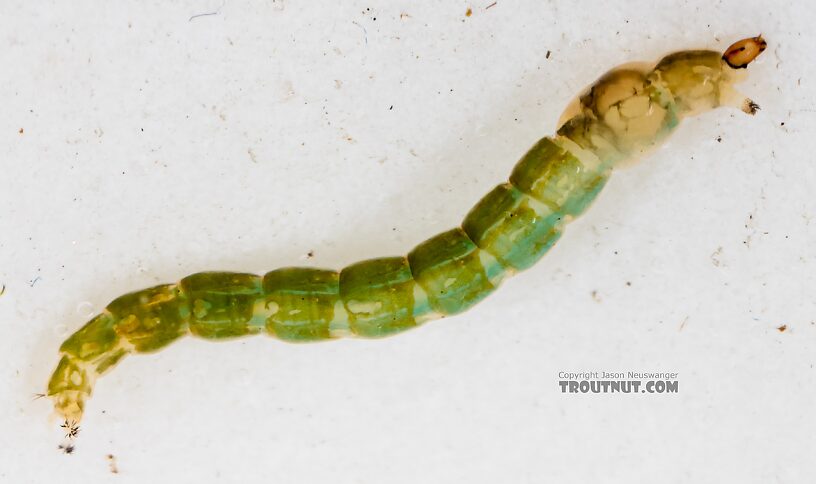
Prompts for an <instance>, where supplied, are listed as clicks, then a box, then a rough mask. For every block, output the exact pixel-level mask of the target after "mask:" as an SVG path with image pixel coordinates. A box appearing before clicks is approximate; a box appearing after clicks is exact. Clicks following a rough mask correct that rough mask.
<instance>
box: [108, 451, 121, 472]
mask: <svg viewBox="0 0 816 484" xmlns="http://www.w3.org/2000/svg"><path fill="white" fill-rule="evenodd" d="M107 459H108V466H110V471H111V474H119V468H118V467H116V457H115V456H114V455H113V454H108V455H107Z"/></svg>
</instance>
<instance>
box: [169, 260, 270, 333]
mask: <svg viewBox="0 0 816 484" xmlns="http://www.w3.org/2000/svg"><path fill="white" fill-rule="evenodd" d="M179 286H180V289H181V291H182V292H183V293H184V294H186V295H187V300H188V301H189V303H190V332H191V333H192V334H194V335H195V336H201V337H202V338H210V339H221V338H230V337H235V336H243V335H246V334H253V333H257V332H259V331H261V330H262V329H263V327H264V321H261V322H260V325H254V324H250V322H251V321H252V318H253V316H254V313H255V301H256V300H257V299H259V298H260V297H261V296H262V295H263V291H262V289H261V278H260V277H258V276H256V275H254V274H238V273H230V272H201V273H198V274H193V275H192V276H187V277H185V278H184V279H182V280H181V282H179Z"/></svg>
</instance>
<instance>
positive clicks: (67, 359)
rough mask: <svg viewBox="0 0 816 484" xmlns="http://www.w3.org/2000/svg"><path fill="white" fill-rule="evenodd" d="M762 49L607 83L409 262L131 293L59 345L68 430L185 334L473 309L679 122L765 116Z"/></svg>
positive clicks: (709, 54)
mask: <svg viewBox="0 0 816 484" xmlns="http://www.w3.org/2000/svg"><path fill="white" fill-rule="evenodd" d="M764 47H765V42H764V41H763V40H762V39H761V38H760V37H756V38H752V39H745V40H742V41H740V42H738V43H736V44H734V45H732V46H731V47H729V50H727V51H726V53H725V54H724V55H721V54H719V53H717V52H713V51H685V52H678V53H675V54H671V55H669V56H666V57H665V58H663V59H662V60H661V61H660V62H658V63H657V65H656V66H655V67H654V68H651V69H650V68H643V69H640V68H631V67H627V68H620V69H617V70H613V71H611V72H609V73H608V74H606V75H605V76H604V77H602V78H601V79H599V80H598V81H597V82H596V83H595V84H594V85H592V86H591V87H590V88H589V89H588V90H587V91H586V92H585V93H584V94H583V95H582V96H581V97H580V98H579V99H578V102H577V103H576V105H575V106H574V109H573V110H572V111H573V112H572V113H571V114H570V116H568V118H567V119H566V121H565V122H564V123H563V125H562V126H561V127H560V128H559V129H558V132H557V134H556V135H555V136H552V137H546V138H543V139H542V140H540V141H539V142H538V143H537V144H536V145H535V146H533V147H532V148H531V149H530V150H529V151H528V152H527V154H525V155H524V157H522V159H521V161H519V162H518V164H517V165H516V166H515V168H514V169H513V172H512V174H511V175H510V179H509V181H508V182H505V183H502V184H500V185H498V186H497V187H496V188H494V189H493V190H492V191H491V192H490V193H488V194H487V195H486V196H485V197H484V198H482V199H481V200H480V201H479V202H478V203H477V204H476V205H475V206H474V207H473V209H472V210H471V211H470V212H469V213H468V214H467V216H466V217H465V220H464V222H463V223H462V225H461V226H460V227H457V228H455V229H452V230H449V231H447V232H444V233H441V234H439V235H436V236H434V237H432V238H430V239H428V240H427V241H425V242H423V243H421V244H419V245H418V246H417V247H415V248H414V249H413V250H411V251H410V252H409V254H408V255H407V256H405V257H388V258H379V259H371V260H366V261H362V262H358V263H356V264H353V265H351V266H348V267H346V268H344V269H342V270H340V271H334V270H323V269H310V268H285V269H278V270H274V271H272V272H269V273H267V274H266V275H264V276H263V277H261V276H257V275H254V274H241V273H226V272H205V273H199V274H193V275H191V276H188V277H185V278H184V279H182V280H181V281H180V282H178V283H177V284H166V285H160V286H156V287H152V288H149V289H144V290H141V291H137V292H134V293H130V294H126V295H124V296H121V297H119V298H118V299H116V300H114V301H113V302H111V303H110V304H109V305H108V306H107V308H106V309H105V310H104V311H103V312H102V314H99V315H98V316H96V317H95V318H93V319H92V320H91V321H90V322H88V323H87V324H86V325H85V326H83V327H82V328H80V329H79V330H78V331H77V332H76V333H74V334H73V335H71V336H70V337H69V338H68V339H67V340H66V341H65V342H64V343H63V344H62V346H61V347H60V352H61V360H60V361H59V364H58V365H57V368H56V370H55V371H54V373H53V376H52V377H51V380H50V382H49V383H48V390H47V394H48V395H49V396H50V397H51V398H52V399H53V400H54V404H55V408H56V411H57V413H58V414H59V415H60V416H61V417H63V418H64V419H65V420H66V423H67V422H68V421H71V422H78V421H79V420H80V418H81V417H82V412H83V408H84V403H85V400H86V399H87V398H88V397H89V396H90V395H91V391H92V388H93V384H94V381H95V379H96V378H97V377H98V376H99V375H101V374H102V373H104V372H105V371H106V370H109V369H110V368H112V367H113V366H114V365H115V364H116V363H117V362H118V361H119V360H120V359H121V358H122V357H124V356H125V355H127V354H130V353H146V352H152V351H156V350H159V349H161V348H163V347H165V346H167V345H168V344H170V343H172V342H173V341H175V340H176V339H178V338H180V337H182V336H184V335H186V334H193V335H195V336H199V337H201V338H207V339H226V338H234V337H238V336H245V335H252V334H257V333H266V334H268V335H271V336H275V337H277V338H279V339H282V340H285V341H297V342H304V341H319V340H327V339H332V338H337V337H341V336H347V335H348V336H357V337H364V338H372V337H381V336H388V335H392V334H396V333H399V332H401V331H404V330H407V329H410V328H413V327H415V326H417V325H419V324H421V323H422V322H424V321H427V320H430V319H433V318H437V317H441V316H444V315H452V314H456V313H460V312H462V311H465V310H466V309H468V308H470V307H471V306H473V305H474V304H476V303H477V302H479V301H480V300H482V299H483V298H484V297H485V296H487V295H488V294H490V293H491V292H493V291H494V290H495V289H496V287H497V286H498V285H499V283H500V282H501V281H502V279H503V278H505V277H507V276H509V275H511V274H513V273H515V272H517V271H521V270H524V269H527V268H528V267H530V266H531V265H533V264H534V263H535V262H536V261H537V260H538V259H540V258H541V257H542V256H543V255H544V254H545V253H546V252H547V250H548V249H549V248H550V247H551V246H552V245H553V244H554V243H555V242H556V241H557V240H558V238H559V237H560V235H561V232H562V231H563V229H564V226H565V224H566V223H567V222H569V221H570V220H571V219H573V218H575V217H577V216H579V215H581V213H583V212H584V210H586V208H587V207H588V206H589V205H590V203H591V202H592V201H593V200H594V199H595V197H596V195H597V194H598V192H599V191H600V190H601V188H603V186H604V184H605V183H606V181H607V179H608V178H609V175H610V173H611V171H612V169H613V167H615V165H616V164H619V163H621V162H622V161H624V160H626V159H632V158H634V157H637V156H640V155H642V154H643V153H644V152H646V151H647V150H649V149H652V148H653V147H655V146H657V145H658V144H659V143H660V142H661V141H662V140H663V139H664V138H665V137H666V135H668V134H669V133H670V132H671V131H672V130H673V129H674V128H675V127H676V126H677V124H678V123H679V121H680V120H681V119H682V118H683V117H686V116H689V115H693V114H696V113H698V112H701V111H704V110H708V109H713V108H716V107H719V106H726V105H727V106H734V107H742V108H743V110H744V111H746V112H750V113H751V114H753V111H755V110H756V108H757V106H756V105H755V104H753V103H752V102H751V101H749V100H748V99H746V98H744V97H741V96H739V95H738V94H737V93H736V91H734V90H733V89H732V87H731V86H732V84H733V83H734V82H735V81H736V80H737V77H736V74H737V72H738V71H737V69H739V68H741V67H745V65H747V64H748V63H749V62H750V61H751V60H753V58H754V57H756V55H758V54H759V53H760V52H761V51H762V50H763V49H764ZM746 50H747V51H748V53H746ZM71 425H72V426H73V425H74V424H73V423H72V424H71Z"/></svg>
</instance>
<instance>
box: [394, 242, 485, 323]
mask: <svg viewBox="0 0 816 484" xmlns="http://www.w3.org/2000/svg"><path fill="white" fill-rule="evenodd" d="M408 262H409V263H410V265H411V272H412V273H413V275H414V279H416V281H417V283H419V285H420V286H421V287H422V289H424V290H425V292H426V293H427V294H428V300H429V301H430V303H431V307H432V308H433V309H434V310H435V311H437V312H439V313H442V314H456V313H460V312H462V311H464V310H465V309H468V308H469V307H471V306H473V305H474V304H476V303H477V302H479V301H481V300H482V299H484V297H485V296H487V295H488V294H490V293H491V292H493V290H494V289H495V286H493V284H491V283H490V280H489V279H488V276H487V273H486V271H485V267H484V266H483V265H482V262H481V260H480V258H479V248H478V247H476V244H474V243H473V241H472V240H470V238H469V237H468V236H467V234H466V233H465V232H464V230H462V229H453V230H449V231H447V232H443V233H441V234H439V235H437V236H436V237H432V238H430V239H428V240H426V241H425V242H423V243H421V244H419V245H418V246H417V247H416V248H415V249H414V250H412V251H411V253H409V254H408Z"/></svg>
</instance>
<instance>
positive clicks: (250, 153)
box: [247, 148, 258, 163]
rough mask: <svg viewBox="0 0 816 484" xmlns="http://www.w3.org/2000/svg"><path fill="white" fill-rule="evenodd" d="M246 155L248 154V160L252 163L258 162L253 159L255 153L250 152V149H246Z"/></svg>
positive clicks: (256, 159)
mask: <svg viewBox="0 0 816 484" xmlns="http://www.w3.org/2000/svg"><path fill="white" fill-rule="evenodd" d="M247 154H249V159H250V160H252V162H253V163H257V162H258V158H256V157H255V152H254V151H252V148H247Z"/></svg>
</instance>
